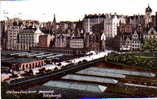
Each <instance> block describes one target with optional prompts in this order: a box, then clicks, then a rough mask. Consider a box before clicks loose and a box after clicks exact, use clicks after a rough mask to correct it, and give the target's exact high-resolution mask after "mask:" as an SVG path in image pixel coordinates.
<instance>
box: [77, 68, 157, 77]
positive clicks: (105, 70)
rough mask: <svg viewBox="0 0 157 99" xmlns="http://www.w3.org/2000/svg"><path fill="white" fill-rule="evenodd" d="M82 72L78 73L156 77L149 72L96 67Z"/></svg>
mask: <svg viewBox="0 0 157 99" xmlns="http://www.w3.org/2000/svg"><path fill="white" fill-rule="evenodd" d="M82 71H83V72H82ZM82 71H80V73H84V71H95V72H104V73H105V72H106V73H112V74H116V75H119V74H121V75H122V74H125V75H132V76H144V77H155V76H156V75H155V74H154V73H151V72H138V71H129V70H120V69H110V68H97V67H90V68H87V69H84V70H82ZM78 73H79V72H78Z"/></svg>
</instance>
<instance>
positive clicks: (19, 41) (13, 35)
mask: <svg viewBox="0 0 157 99" xmlns="http://www.w3.org/2000/svg"><path fill="white" fill-rule="evenodd" d="M156 31H157V12H156V14H155V15H152V9H151V8H150V7H149V6H148V7H147V8H146V9H145V15H134V16H124V15H117V14H116V13H115V14H98V15H97V14H94V15H85V17H84V18H83V20H82V21H80V20H79V21H77V22H70V21H62V22H59V23H57V22H56V18H55V15H54V20H53V22H46V23H40V22H38V21H35V20H20V19H8V20H7V21H1V32H2V35H1V38H2V39H1V43H2V46H1V48H2V49H7V50H32V49H34V50H41V49H43V50H47V49H49V50H51V51H54V52H62V53H68V54H80V53H85V52H87V51H89V50H95V51H102V50H105V49H106V48H107V49H116V50H139V49H141V48H142V43H143V41H144V40H146V39H152V38H157V32H156Z"/></svg>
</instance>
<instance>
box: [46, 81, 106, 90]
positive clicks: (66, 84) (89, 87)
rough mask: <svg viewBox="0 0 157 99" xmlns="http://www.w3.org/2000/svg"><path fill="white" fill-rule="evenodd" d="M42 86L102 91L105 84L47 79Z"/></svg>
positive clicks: (104, 88)
mask: <svg viewBox="0 0 157 99" xmlns="http://www.w3.org/2000/svg"><path fill="white" fill-rule="evenodd" d="M43 86H50V87H59V88H68V89H76V90H83V91H90V92H99V93H101V92H104V91H105V90H106V88H107V87H106V86H102V85H98V84H90V83H89V84H87V83H79V82H69V81H68V82H66V81H57V80H55V81H49V82H47V83H45V84H44V85H43Z"/></svg>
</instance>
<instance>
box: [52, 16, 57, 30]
mask: <svg viewBox="0 0 157 99" xmlns="http://www.w3.org/2000/svg"><path fill="white" fill-rule="evenodd" d="M55 30H56V15H55V14H54V15H53V28H52V31H53V32H54V31H55Z"/></svg>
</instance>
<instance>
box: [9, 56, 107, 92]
mask: <svg viewBox="0 0 157 99" xmlns="http://www.w3.org/2000/svg"><path fill="white" fill-rule="evenodd" d="M104 60H105V58H104V57H102V58H99V59H95V60H92V61H89V62H82V63H79V64H71V65H68V66H65V67H64V68H62V69H61V70H58V71H55V72H52V73H48V74H43V75H38V76H32V77H29V78H27V79H19V80H16V81H15V82H11V83H10V89H14V90H21V89H26V88H29V87H30V86H34V85H38V84H43V83H45V82H47V81H49V80H51V79H57V78H60V77H62V76H64V75H66V74H68V73H74V72H77V71H79V70H82V69H85V68H87V67H90V66H93V65H94V64H96V63H99V62H102V61H104Z"/></svg>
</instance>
